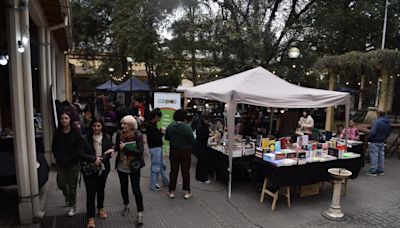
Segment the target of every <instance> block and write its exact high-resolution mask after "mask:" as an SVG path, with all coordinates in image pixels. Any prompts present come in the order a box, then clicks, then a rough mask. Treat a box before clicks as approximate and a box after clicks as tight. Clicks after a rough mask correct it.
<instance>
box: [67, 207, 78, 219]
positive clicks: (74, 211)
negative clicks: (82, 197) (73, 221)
mask: <svg viewBox="0 0 400 228" xmlns="http://www.w3.org/2000/svg"><path fill="white" fill-rule="evenodd" d="M75 214H76V209H75V207H71V208H70V209H69V211H68V216H69V217H72V216H74V215H75Z"/></svg>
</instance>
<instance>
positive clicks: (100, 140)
mask: <svg viewBox="0 0 400 228" xmlns="http://www.w3.org/2000/svg"><path fill="white" fill-rule="evenodd" d="M113 154H114V149H113V148H112V142H111V137H110V136H109V135H108V134H107V133H106V129H105V126H104V122H103V120H102V118H101V117H95V118H93V119H92V121H91V122H90V127H89V133H88V134H87V135H86V137H85V149H84V152H83V153H81V154H80V157H81V160H82V173H83V180H84V181H85V186H86V210H87V212H86V214H87V218H88V222H87V227H88V228H94V227H96V225H95V221H94V216H95V199H96V194H97V209H98V215H99V218H100V219H105V218H107V213H106V211H105V210H104V206H103V203H104V188H105V186H106V180H107V176H108V174H109V173H110V160H109V159H110V158H111V157H112V155H113Z"/></svg>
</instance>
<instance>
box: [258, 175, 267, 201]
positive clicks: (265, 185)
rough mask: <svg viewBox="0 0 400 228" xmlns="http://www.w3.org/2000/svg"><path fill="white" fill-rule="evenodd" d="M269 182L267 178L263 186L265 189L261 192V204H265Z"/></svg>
mask: <svg viewBox="0 0 400 228" xmlns="http://www.w3.org/2000/svg"><path fill="white" fill-rule="evenodd" d="M267 182H268V179H267V177H265V178H264V184H263V187H262V190H261V197H260V203H262V202H264V196H265V190H267Z"/></svg>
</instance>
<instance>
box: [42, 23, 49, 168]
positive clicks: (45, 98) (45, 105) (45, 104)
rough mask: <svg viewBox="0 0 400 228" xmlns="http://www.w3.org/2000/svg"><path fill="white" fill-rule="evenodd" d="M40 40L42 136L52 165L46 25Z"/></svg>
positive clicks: (45, 150) (45, 151)
mask: <svg viewBox="0 0 400 228" xmlns="http://www.w3.org/2000/svg"><path fill="white" fill-rule="evenodd" d="M39 40H40V50H39V52H40V53H39V54H40V109H41V112H42V119H43V121H42V137H43V146H44V156H45V158H46V161H47V164H48V165H49V166H50V165H51V135H50V128H51V127H52V125H51V123H52V121H51V118H52V115H51V112H50V108H49V106H50V100H51V99H50V94H49V90H50V89H49V85H48V80H47V65H48V62H47V58H46V46H47V45H48V44H46V29H45V28H44V27H40V28H39Z"/></svg>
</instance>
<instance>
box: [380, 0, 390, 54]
mask: <svg viewBox="0 0 400 228" xmlns="http://www.w3.org/2000/svg"><path fill="white" fill-rule="evenodd" d="M388 4H389V0H386V4H385V18H384V19H383V31H382V46H381V49H385V40H386V25H387V11H388Z"/></svg>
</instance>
